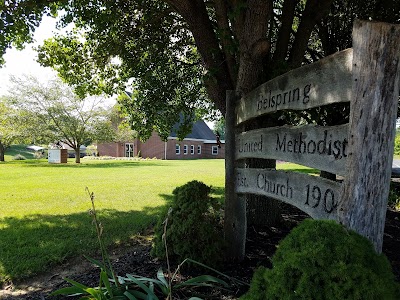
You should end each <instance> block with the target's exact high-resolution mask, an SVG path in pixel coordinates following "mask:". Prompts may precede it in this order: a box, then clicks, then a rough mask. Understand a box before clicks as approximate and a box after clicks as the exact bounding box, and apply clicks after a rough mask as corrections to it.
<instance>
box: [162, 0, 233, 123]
mask: <svg viewBox="0 0 400 300" xmlns="http://www.w3.org/2000/svg"><path fill="white" fill-rule="evenodd" d="M165 2H167V3H168V4H169V5H171V7H173V8H174V9H175V11H176V12H177V13H179V14H180V15H181V16H182V17H183V18H184V19H185V21H186V22H187V23H188V25H189V28H190V31H191V32H192V34H193V37H194V40H195V43H196V46H197V50H198V51H199V53H200V55H201V57H202V59H203V64H204V68H205V69H206V71H207V74H206V75H205V76H204V78H203V79H204V85H205V87H206V89H207V93H208V96H209V97H210V99H211V100H212V101H213V102H214V103H215V104H216V106H217V108H218V109H219V110H220V111H221V113H222V114H223V115H225V109H226V107H225V100H226V99H225V98H226V91H228V90H232V89H234V85H233V82H232V79H231V77H230V73H229V69H228V66H227V63H226V60H225V57H224V55H223V53H222V51H221V49H220V46H219V43H218V39H217V37H216V35H215V33H214V29H213V27H212V22H211V20H210V18H209V16H208V13H207V9H206V5H205V3H204V1H203V0H185V1H183V0H165Z"/></svg>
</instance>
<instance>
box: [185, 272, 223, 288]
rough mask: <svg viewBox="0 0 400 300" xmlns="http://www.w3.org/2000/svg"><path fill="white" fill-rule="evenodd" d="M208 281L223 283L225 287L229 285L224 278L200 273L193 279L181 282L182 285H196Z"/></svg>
mask: <svg viewBox="0 0 400 300" xmlns="http://www.w3.org/2000/svg"><path fill="white" fill-rule="evenodd" d="M206 282H214V283H219V284H221V285H223V286H224V287H229V284H228V283H226V282H225V281H224V280H222V279H219V278H216V277H214V276H211V275H200V276H197V277H194V278H191V279H188V280H186V281H185V282H183V283H181V285H187V284H190V285H196V284H200V283H206Z"/></svg>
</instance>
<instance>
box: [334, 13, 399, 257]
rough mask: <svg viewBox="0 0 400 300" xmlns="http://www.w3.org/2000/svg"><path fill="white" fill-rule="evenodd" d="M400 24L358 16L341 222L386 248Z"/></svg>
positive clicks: (340, 208) (379, 246) (354, 36)
mask: <svg viewBox="0 0 400 300" xmlns="http://www.w3.org/2000/svg"><path fill="white" fill-rule="evenodd" d="M399 61H400V25H391V24H386V23H377V22H367V21H356V22H355V23H354V26H353V88H352V100H351V104H350V123H349V155H348V158H347V163H346V165H347V174H346V179H345V181H344V184H343V189H342V197H341V201H340V204H339V207H338V208H339V209H338V214H339V221H340V222H341V223H342V224H344V225H345V226H346V227H348V228H351V229H353V230H355V231H356V232H358V233H359V234H361V235H363V236H365V237H367V238H368V239H370V240H371V241H372V242H373V244H374V246H375V250H376V251H377V252H378V253H381V251H382V242H383V230H384V226H385V217H386V209H387V199H388V193H389V185H390V174H391V166H392V159H393V144H394V136H395V120H396V113H397V102H398V97H399V79H400V78H399V71H400V62H399Z"/></svg>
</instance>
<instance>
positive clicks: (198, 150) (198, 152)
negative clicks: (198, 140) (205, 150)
mask: <svg viewBox="0 0 400 300" xmlns="http://www.w3.org/2000/svg"><path fill="white" fill-rule="evenodd" d="M197 154H199V155H200V154H201V145H197Z"/></svg>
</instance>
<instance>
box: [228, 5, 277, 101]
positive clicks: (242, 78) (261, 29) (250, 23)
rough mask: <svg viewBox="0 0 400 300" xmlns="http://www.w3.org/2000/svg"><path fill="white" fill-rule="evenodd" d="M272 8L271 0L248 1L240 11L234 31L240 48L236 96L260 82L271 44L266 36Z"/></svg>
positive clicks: (246, 91) (248, 90)
mask: <svg viewBox="0 0 400 300" xmlns="http://www.w3.org/2000/svg"><path fill="white" fill-rule="evenodd" d="M272 9H273V7H272V1H271V0H268V1H266V0H252V1H248V2H247V8H246V10H244V12H243V13H242V14H243V17H242V18H241V20H242V23H241V24H240V23H237V24H236V30H235V31H236V32H237V34H238V41H239V50H240V51H239V69H238V78H237V85H236V95H237V96H242V95H244V94H246V93H248V92H250V91H251V90H252V89H253V88H255V87H256V86H258V85H259V84H260V79H261V74H262V71H263V64H262V62H263V59H264V58H265V56H266V55H267V54H268V53H269V50H270V46H271V45H270V43H269V41H268V40H267V39H266V38H267V34H268V22H269V19H270V16H271V15H272ZM239 28H240V29H239Z"/></svg>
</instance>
